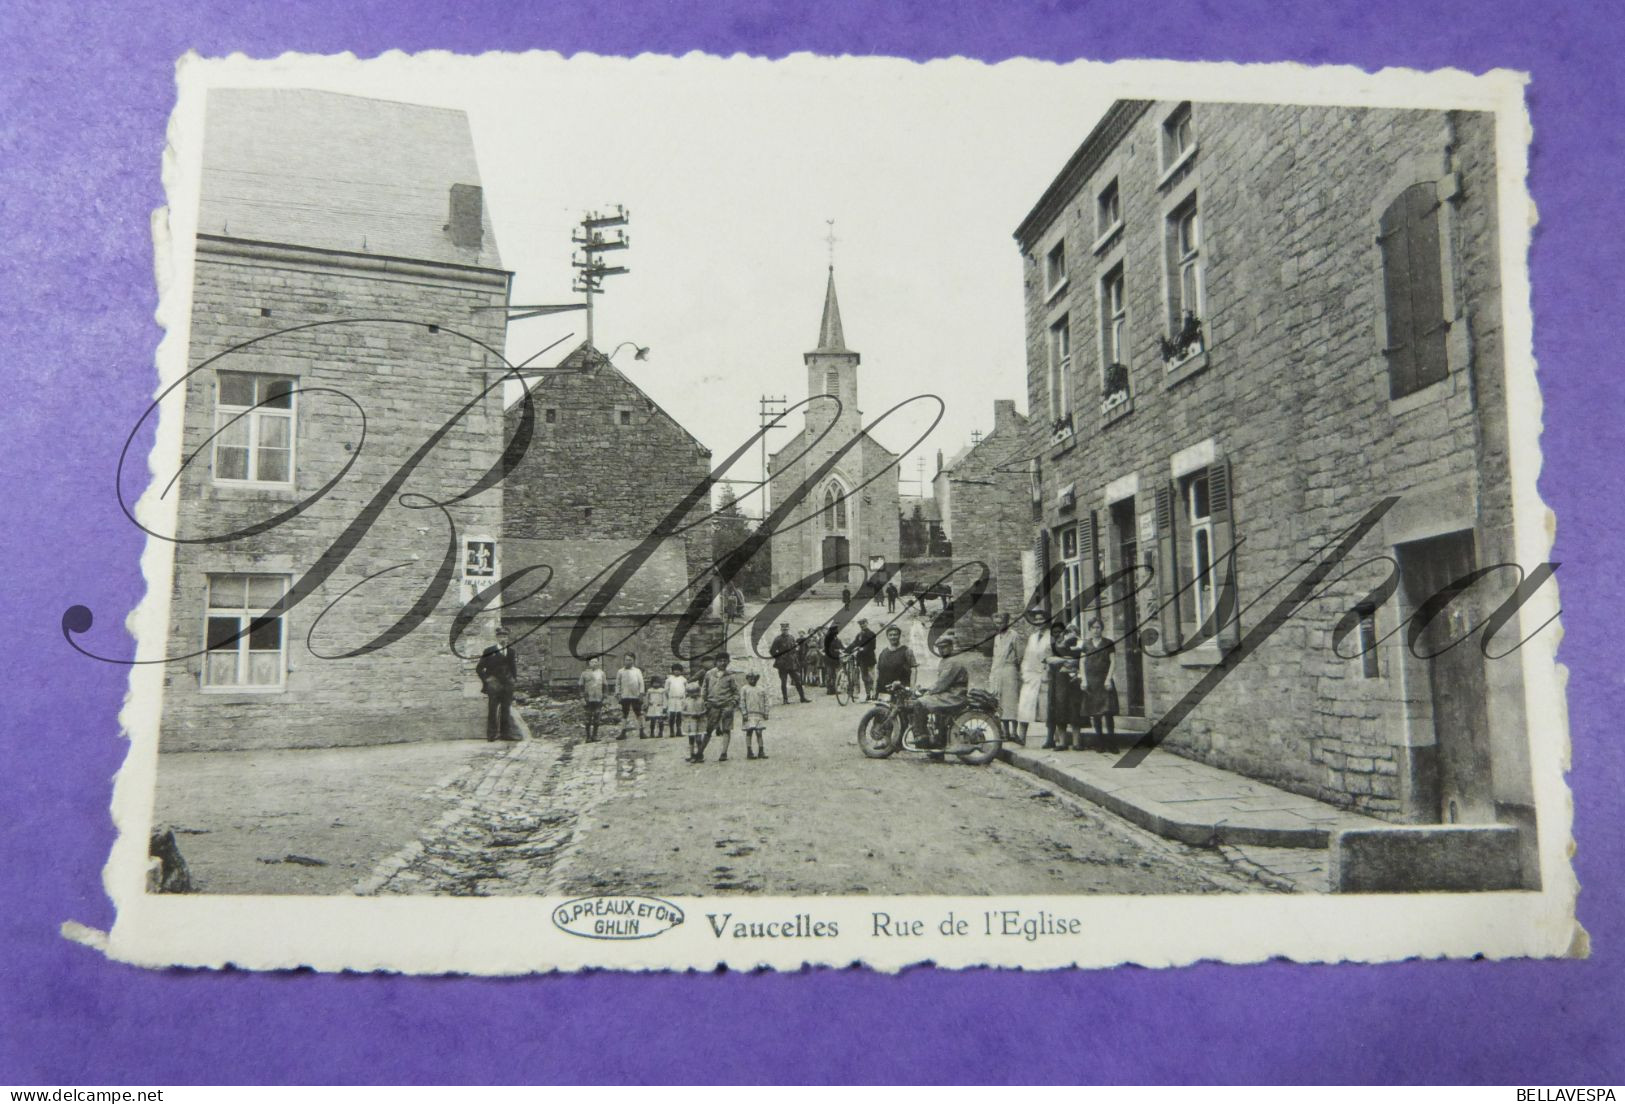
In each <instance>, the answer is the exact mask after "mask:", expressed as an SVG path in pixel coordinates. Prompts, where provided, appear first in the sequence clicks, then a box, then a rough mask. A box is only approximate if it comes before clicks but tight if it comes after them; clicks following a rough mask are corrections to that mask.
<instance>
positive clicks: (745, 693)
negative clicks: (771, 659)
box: [739, 671, 772, 759]
mask: <svg viewBox="0 0 1625 1104" xmlns="http://www.w3.org/2000/svg"><path fill="white" fill-rule="evenodd" d="M761 677H762V676H761V675H759V674H757V673H756V672H755V671H752V672H751V673H750V674H748V675H746V676H745V688H744V689H743V690H741V691H740V692H739V711H740V712H741V713H743V714H744V715H745V758H746V759H766V758H767V748H766V747H765V746H764V745H763V743H762V732H763V730H764V729H766V728H767V711H768V710H769V709H770V708H771V707H772V703H771V702H770V701H769V700H768V693H767V687H765V686H758V685H756V684H757V682H758V681H760V679H761ZM753 736H754V737H755V747H754V748H752V746H751V737H753Z"/></svg>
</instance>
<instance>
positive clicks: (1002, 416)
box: [993, 399, 1016, 433]
mask: <svg viewBox="0 0 1625 1104" xmlns="http://www.w3.org/2000/svg"><path fill="white" fill-rule="evenodd" d="M1015 424H1016V400H1015V399H994V400H993V432H994V433H1002V432H1004V430H1005V429H1006V428H1014V426H1015Z"/></svg>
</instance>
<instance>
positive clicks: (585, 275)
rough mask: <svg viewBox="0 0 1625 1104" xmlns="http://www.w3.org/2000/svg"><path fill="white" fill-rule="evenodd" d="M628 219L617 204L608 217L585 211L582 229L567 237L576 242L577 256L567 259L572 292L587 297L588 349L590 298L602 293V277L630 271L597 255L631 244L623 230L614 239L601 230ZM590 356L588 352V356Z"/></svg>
mask: <svg viewBox="0 0 1625 1104" xmlns="http://www.w3.org/2000/svg"><path fill="white" fill-rule="evenodd" d="M629 218H630V216H629V215H628V214H627V212H626V208H625V207H622V206H620V205H619V204H616V206H615V210H614V211H613V212H611V213H609V214H599V213H598V212H596V211H588V212H587V213H586V214H585V215H583V216H582V217H581V228H580V229H579V230H577V231H576V232H575V233H573V234H571V235H570V240H571V241H572V242H574V243H575V245H576V248H577V250H578V251H579V252H578V253H577V254H574V255H572V256H571V258H570V264H571V265H572V266H573V267H574V268H575V269H576V277H575V282H574V283H573V284H572V285H571V287H572V290H574V291H576V292H579V293H580V294H582V295H584V296H586V310H587V348H588V350H592V349H593V348H595V346H594V345H593V327H592V297H593V296H594V295H597V294H599V293H601V292H602V291H603V290H604V283H603V281H604V277H606V276H622V275H625V274H626V273H627V272H630V271H631V270H630V269H628V268H627V267H626V266H625V265H608V264H605V263H604V259H603V258H602V257H600V256H599V254H600V253H607V252H609V251H611V250H615V249H625V248H626V247H627V246H629V245H631V244H632V240H631V239H630V238H629V237H627V235H626V231H625V230H624V229H616V230H615V234H614V236H613V237H610V236H607V235H605V233H604V231H606V230H610V229H615V228H617V227H625V226H626V223H627V220H628V219H629ZM588 355H589V357H590V356H591V353H590V352H589V353H588Z"/></svg>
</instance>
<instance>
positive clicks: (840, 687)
mask: <svg viewBox="0 0 1625 1104" xmlns="http://www.w3.org/2000/svg"><path fill="white" fill-rule="evenodd" d="M854 700H856V699H855V698H854V697H853V695H852V675H851V673H850V672H848V671H847V669H846V666H845V665H844V664H843V665H842V666H841V667H840V668H839V669H838V670H836V672H835V704H836V705H846V704H848V703H849V702H852V701H854Z"/></svg>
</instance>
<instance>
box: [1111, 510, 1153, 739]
mask: <svg viewBox="0 0 1625 1104" xmlns="http://www.w3.org/2000/svg"><path fill="white" fill-rule="evenodd" d="M1134 517H1135V515H1134V499H1133V497H1132V496H1131V497H1129V498H1125V499H1123V500H1122V501H1121V502H1114V503H1112V505H1111V527H1112V540H1113V542H1114V544H1115V546H1116V553H1117V555H1116V559H1115V561H1114V563H1113V565H1112V570H1113V571H1114V572H1119V571H1122V570H1124V569H1125V568H1130V567H1133V566H1134V565H1135V564H1137V563H1139V560H1140V541H1139V533H1138V532H1137V531H1136V529H1135V527H1134V526H1135V521H1134ZM1137 582H1138V573H1134V574H1132V575H1129V576H1127V577H1126V578H1121V579H1118V580H1117V581H1116V582H1115V583H1114V584H1113V589H1114V591H1115V593H1114V594H1113V595H1112V603H1113V605H1112V608H1113V609H1115V610H1116V611H1117V619H1118V627H1119V630H1120V631H1121V632H1122V634H1123V641H1122V647H1121V648H1120V649H1119V651H1118V655H1120V656H1121V657H1122V664H1123V667H1122V690H1123V694H1122V701H1121V702H1119V704H1120V705H1121V706H1122V709H1123V713H1124V715H1125V716H1129V717H1143V716H1145V657H1144V655H1142V654H1141V652H1140V603H1139V599H1138V598H1137V597H1136V595H1135V585H1136V583H1137Z"/></svg>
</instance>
